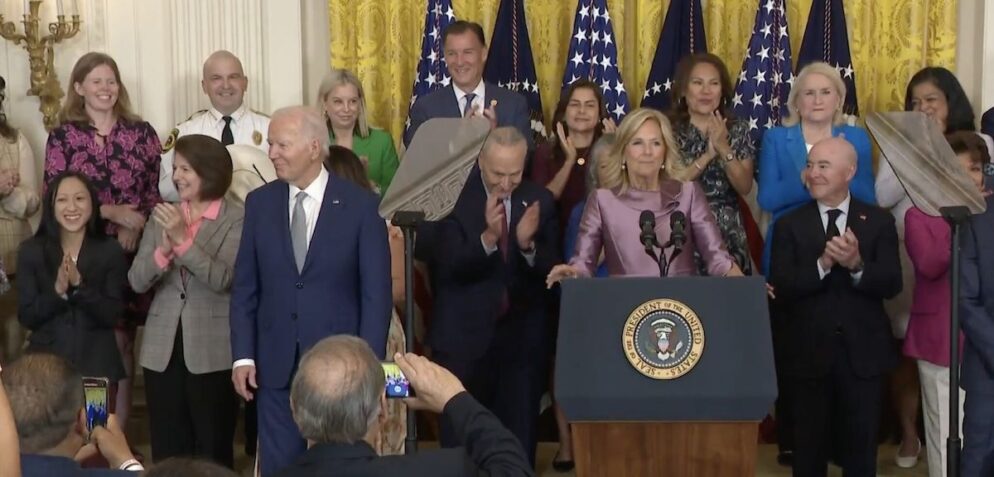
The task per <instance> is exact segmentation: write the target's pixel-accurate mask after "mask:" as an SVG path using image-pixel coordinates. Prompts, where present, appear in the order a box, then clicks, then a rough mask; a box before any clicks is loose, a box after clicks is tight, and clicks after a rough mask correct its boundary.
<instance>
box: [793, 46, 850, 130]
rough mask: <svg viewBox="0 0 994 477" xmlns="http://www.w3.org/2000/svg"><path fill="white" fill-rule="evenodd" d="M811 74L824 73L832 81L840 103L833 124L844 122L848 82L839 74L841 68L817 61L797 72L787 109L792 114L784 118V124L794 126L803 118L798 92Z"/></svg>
mask: <svg viewBox="0 0 994 477" xmlns="http://www.w3.org/2000/svg"><path fill="white" fill-rule="evenodd" d="M811 75H822V76H824V77H826V78H828V80H829V81H830V82H831V83H832V86H834V87H835V91H836V92H837V93H839V105H838V107H836V108H835V116H833V117H832V124H833V125H835V126H838V125H839V124H842V122H843V120H844V119H845V118H844V115H843V113H842V104H843V103H844V102H845V101H846V83H845V81H842V75H840V74H839V70H837V69H835V67H834V66H832V65H830V64H828V63H825V62H823V61H816V62H814V63H808V65H807V66H805V67H804V68H801V72H800V73H798V74H797V78H795V80H794V86H793V87H792V88H790V94H789V95H787V109H788V111H789V112H790V114H789V115H788V116H787V117H786V118H783V125H784V126H793V125H795V124H797V123H799V122H801V120H802V119H803V118H801V115H800V113H799V112H798V111H797V92H798V91H800V90H801V89H802V88H803V85H804V82H805V81H807V79H808V77H810V76H811Z"/></svg>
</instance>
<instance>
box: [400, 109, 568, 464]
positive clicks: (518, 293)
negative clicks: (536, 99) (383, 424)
mask: <svg viewBox="0 0 994 477" xmlns="http://www.w3.org/2000/svg"><path fill="white" fill-rule="evenodd" d="M527 152H528V149H527V145H526V141H525V138H524V136H523V135H522V134H521V133H520V132H518V131H517V129H515V128H512V127H500V128H497V129H494V130H493V131H492V132H491V133H490V135H489V136H488V138H487V140H486V142H485V143H484V145H483V150H482V151H481V152H480V159H479V167H478V168H474V169H473V171H472V172H471V173H470V176H469V180H468V181H467V183H466V185H465V187H464V188H463V190H462V193H461V194H460V196H459V199H458V200H457V201H456V205H455V207H454V208H453V210H452V212H451V213H450V214H449V215H448V216H447V217H446V218H444V219H442V220H441V221H440V222H438V223H436V226H437V228H436V234H434V235H433V236H432V237H433V238H432V240H434V241H436V243H435V244H434V245H435V246H434V247H433V251H434V256H432V257H431V260H430V267H431V273H432V284H433V289H434V290H435V308H434V315H433V316H432V323H431V328H430V329H429V334H428V340H429V343H430V344H431V347H432V350H433V353H434V354H433V356H432V357H433V359H434V360H435V362H437V363H438V364H440V365H442V366H443V367H445V368H446V369H448V370H449V371H451V372H452V373H453V374H455V375H456V377H458V378H459V380H460V381H462V382H463V383H464V384H465V385H466V389H467V390H469V392H470V394H472V395H473V397H475V398H476V399H477V400H478V401H479V402H480V403H482V404H483V405H484V406H486V407H487V408H489V409H490V410H492V411H493V412H494V414H496V415H497V417H498V418H500V420H501V422H503V424H504V425H505V426H506V427H507V428H508V429H510V430H511V432H512V433H514V435H515V436H517V438H518V439H519V440H520V441H521V443H522V445H523V446H524V448H525V451H526V452H528V453H529V455H530V457H531V459H532V462H533V463H534V457H535V444H536V434H535V428H536V421H537V419H538V411H539V399H540V398H541V396H542V392H543V390H544V389H545V386H544V384H545V378H546V376H547V374H548V367H547V363H548V358H549V354H550V352H551V350H549V349H547V340H546V335H547V333H548V329H547V328H548V322H547V320H546V316H547V312H546V310H547V305H548V302H549V300H550V294H549V291H548V290H547V289H546V287H545V276H546V275H548V273H549V271H550V270H551V269H552V266H553V265H555V264H557V263H559V257H560V256H561V255H560V253H559V246H558V243H559V240H558V237H559V234H558V231H557V224H558V222H557V221H558V219H557V215H556V214H555V205H554V202H553V199H552V194H551V193H550V192H549V191H548V190H547V189H545V188H544V187H542V186H539V185H537V184H535V183H533V182H530V181H528V180H522V173H523V172H524V167H525V155H526V154H527ZM423 237H424V236H419V240H422V239H423ZM440 431H441V435H440V441H441V444H442V446H443V447H455V446H458V445H460V443H459V442H457V440H456V439H455V436H458V435H459V434H458V430H455V429H452V428H451V427H449V423H448V422H447V421H445V420H443V421H442V425H441V428H440Z"/></svg>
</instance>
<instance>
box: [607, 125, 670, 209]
mask: <svg viewBox="0 0 994 477" xmlns="http://www.w3.org/2000/svg"><path fill="white" fill-rule="evenodd" d="M646 121H655V122H656V124H658V125H659V129H660V131H662V133H663V145H664V146H665V147H666V152H665V154H666V156H665V158H664V159H663V165H664V166H665V167H664V168H663V169H660V170H659V179H660V181H663V180H667V179H669V176H672V175H674V174H675V172H677V171H675V170H674V169H675V168H676V169H683V166H682V165H680V150H679V149H678V148H677V145H676V140H675V139H674V138H673V127H672V126H671V125H670V120H669V119H666V116H664V115H663V113H661V112H659V111H657V110H655V109H651V108H639V109H636V110H635V111H632V112H630V113H628V115H627V116H625V119H624V120H623V121H621V124H620V125H619V126H618V130H617V131H616V132H615V137H616V139H615V141H614V144H612V145H611V149H610V150H609V151H608V152H607V154H606V155H605V156H604V157H603V159H602V160H600V161H597V162H598V163H597V168H598V177H599V178H600V184H599V186H600V187H601V188H604V189H612V190H614V189H619V190H620V191H621V192H623V191H625V190H626V189H628V187H629V186H630V185H631V181H630V179H629V178H628V174H627V173H626V172H625V170H624V168H623V167H622V166H623V164H624V163H625V149H626V148H627V147H628V143H629V142H631V140H632V137H634V136H635V133H636V132H638V130H639V128H641V127H642V125H643V124H645V123H646ZM667 171H669V174H667Z"/></svg>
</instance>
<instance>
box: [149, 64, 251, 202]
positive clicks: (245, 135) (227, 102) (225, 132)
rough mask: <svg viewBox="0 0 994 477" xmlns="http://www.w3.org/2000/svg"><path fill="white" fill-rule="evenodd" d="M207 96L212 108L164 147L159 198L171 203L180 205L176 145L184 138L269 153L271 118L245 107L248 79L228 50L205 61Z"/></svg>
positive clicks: (194, 118) (179, 127)
mask: <svg viewBox="0 0 994 477" xmlns="http://www.w3.org/2000/svg"><path fill="white" fill-rule="evenodd" d="M200 86H201V87H202V88H203V90H204V94H206V95H207V97H208V98H210V101H211V107H210V108H209V109H201V110H200V111H197V112H195V113H193V115H191V116H190V117H189V118H187V119H186V121H183V122H182V123H179V124H178V125H177V126H176V127H175V128H173V130H172V131H171V132H170V133H169V137H168V138H167V139H166V141H165V143H164V144H163V146H162V149H163V154H162V161H161V163H160V164H161V170H160V171H159V194H160V195H162V198H163V199H164V200H166V201H169V202H178V201H179V194H178V193H177V192H176V186H175V185H173V151H172V148H173V145H174V144H176V140H177V139H179V138H180V137H181V136H186V135H187V134H203V135H206V136H210V137H212V138H214V139H217V140H218V141H221V143H222V144H224V145H225V146H230V145H232V144H245V145H250V146H253V147H256V148H258V149H259V150H261V151H262V152H266V151H268V150H269V143H268V142H267V141H266V132H267V131H268V129H269V116H266V115H265V114H262V113H260V112H257V111H253V110H251V109H249V108H248V106H246V105H245V92H246V91H248V77H247V76H245V70H244V69H242V62H241V60H239V59H238V57H237V56H235V55H234V54H232V53H231V52H230V51H227V50H218V51H215V52H214V53H211V55H210V56H208V57H207V60H206V61H204V76H203V79H201V80H200Z"/></svg>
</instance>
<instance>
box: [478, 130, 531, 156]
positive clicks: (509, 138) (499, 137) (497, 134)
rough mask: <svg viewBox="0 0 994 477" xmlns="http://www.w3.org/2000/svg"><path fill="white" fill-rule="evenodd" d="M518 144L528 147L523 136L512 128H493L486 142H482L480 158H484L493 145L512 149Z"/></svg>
mask: <svg viewBox="0 0 994 477" xmlns="http://www.w3.org/2000/svg"><path fill="white" fill-rule="evenodd" d="M519 144H524V145H525V148H527V147H528V140H527V139H525V136H524V135H523V134H521V131H518V130H517V129H516V128H515V127H513V126H501V127H499V128H494V130H492V131H490V134H489V135H487V140H486V141H484V142H483V148H482V149H481V150H480V156H485V155H486V154H487V153H488V152H489V151H490V149H491V148H492V147H494V146H495V145H500V146H504V147H513V146H517V145H519Z"/></svg>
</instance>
